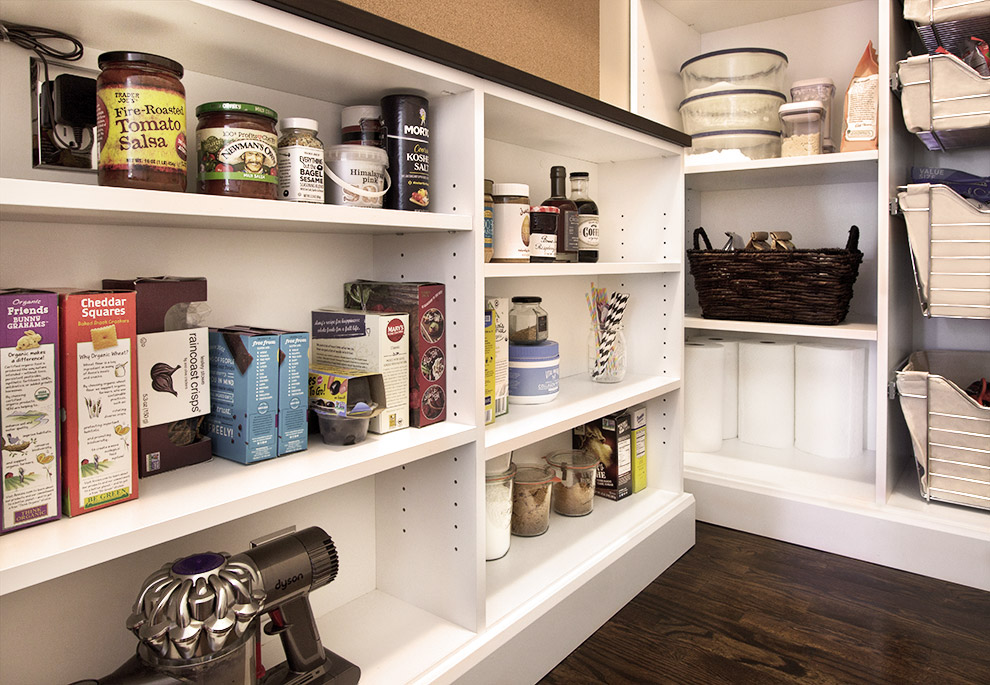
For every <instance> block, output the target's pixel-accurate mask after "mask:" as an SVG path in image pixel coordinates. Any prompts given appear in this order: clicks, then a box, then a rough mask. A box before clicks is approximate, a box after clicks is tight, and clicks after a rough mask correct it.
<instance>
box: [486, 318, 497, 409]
mask: <svg viewBox="0 0 990 685" xmlns="http://www.w3.org/2000/svg"><path fill="white" fill-rule="evenodd" d="M489 423H495V312H493V311H492V310H491V309H485V424H486V425H487V424H489Z"/></svg>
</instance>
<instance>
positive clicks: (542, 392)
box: [509, 340, 560, 404]
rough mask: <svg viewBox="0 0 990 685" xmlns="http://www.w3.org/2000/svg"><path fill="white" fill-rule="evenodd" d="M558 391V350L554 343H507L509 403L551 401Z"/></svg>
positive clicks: (546, 341)
mask: <svg viewBox="0 0 990 685" xmlns="http://www.w3.org/2000/svg"><path fill="white" fill-rule="evenodd" d="M559 390H560V348H559V346H558V345H557V342H556V341H554V340H544V341H543V342H541V343H538V344H536V345H515V344H513V343H509V404H544V403H546V402H552V401H553V400H554V399H556V397H557V393H558V392H559Z"/></svg>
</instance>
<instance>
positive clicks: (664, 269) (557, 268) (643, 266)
mask: <svg viewBox="0 0 990 685" xmlns="http://www.w3.org/2000/svg"><path fill="white" fill-rule="evenodd" d="M681 268H682V265H681V263H680V262H594V263H570V264H525V263H523V264H491V263H490V264H485V278H523V277H531V276H620V275H624V274H666V273H677V272H678V271H680V270H681Z"/></svg>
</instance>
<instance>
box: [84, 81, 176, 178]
mask: <svg viewBox="0 0 990 685" xmlns="http://www.w3.org/2000/svg"><path fill="white" fill-rule="evenodd" d="M96 129H97V136H98V139H99V145H100V167H101V168H103V169H128V168H133V167H135V166H143V167H147V168H150V169H156V170H159V171H166V172H178V173H183V174H185V173H186V100H185V97H184V96H183V95H182V93H178V92H176V91H174V90H168V89H164V88H135V87H133V86H130V87H128V88H123V87H120V88H114V87H110V88H101V89H99V91H98V92H97V99H96Z"/></svg>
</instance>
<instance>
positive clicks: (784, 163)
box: [684, 150, 880, 176]
mask: <svg viewBox="0 0 990 685" xmlns="http://www.w3.org/2000/svg"><path fill="white" fill-rule="evenodd" d="M879 157H880V155H879V153H878V152H877V151H876V150H865V151H860V152H833V153H831V154H823V155H808V156H806V157H774V158H772V159H753V160H748V161H744V162H729V163H725V164H687V163H685V164H684V175H685V176H696V175H704V174H721V173H735V172H747V171H761V170H768V169H789V170H794V169H795V168H813V167H823V166H830V165H833V164H851V163H852V164H854V163H858V162H876V161H877V160H878V159H879Z"/></svg>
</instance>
